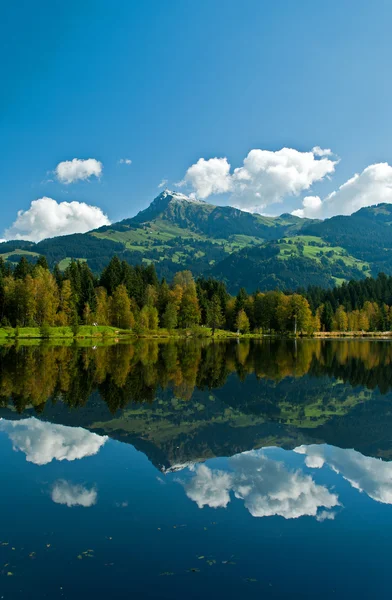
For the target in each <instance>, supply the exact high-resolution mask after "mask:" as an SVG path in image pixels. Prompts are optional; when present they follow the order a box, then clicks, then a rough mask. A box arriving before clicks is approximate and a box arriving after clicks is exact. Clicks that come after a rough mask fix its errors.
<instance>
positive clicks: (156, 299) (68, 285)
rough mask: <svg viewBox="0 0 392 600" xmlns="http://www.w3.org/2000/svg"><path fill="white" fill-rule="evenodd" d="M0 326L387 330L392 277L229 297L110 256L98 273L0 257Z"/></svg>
mask: <svg viewBox="0 0 392 600" xmlns="http://www.w3.org/2000/svg"><path fill="white" fill-rule="evenodd" d="M0 322H1V325H2V326H3V327H7V326H12V327H42V328H44V327H54V326H57V327H66V326H70V327H72V328H74V329H75V330H77V328H78V327H79V326H80V325H81V324H85V325H100V326H105V325H111V326H114V327H117V328H120V329H131V330H133V331H135V332H136V333H142V332H146V331H156V330H157V329H158V328H165V329H168V330H170V331H172V330H176V329H192V328H198V327H200V326H203V327H209V328H211V329H212V333H213V334H214V333H215V330H217V329H225V330H228V331H239V332H241V333H249V332H260V333H281V334H284V333H287V332H290V333H293V334H298V333H306V334H312V333H314V332H318V331H358V330H362V331H387V330H388V331H389V330H390V329H392V277H387V276H386V275H384V274H380V275H379V276H378V277H377V278H376V279H374V278H367V279H365V280H362V281H358V282H350V283H348V284H343V285H342V286H339V287H336V288H334V289H332V290H323V289H322V288H315V287H312V288H308V289H307V290H301V291H300V292H298V293H284V292H282V291H269V292H266V293H263V292H260V291H256V292H255V293H253V294H248V293H247V292H246V290H245V289H244V288H242V289H240V291H239V292H238V294H237V295H236V296H231V295H230V294H229V293H228V292H227V289H226V286H225V284H224V283H223V282H221V281H218V280H216V279H213V278H208V279H207V278H204V277H199V278H198V279H197V280H195V279H194V278H193V276H192V274H191V272H190V271H180V272H178V273H176V274H175V275H174V277H173V280H172V282H171V283H170V284H169V283H168V282H167V281H165V279H162V280H161V281H159V280H158V277H157V274H156V271H155V267H154V265H153V264H146V265H144V264H141V265H136V266H133V265H130V264H129V263H127V262H126V261H124V260H123V261H121V260H120V259H119V258H118V257H117V256H115V257H113V258H112V259H111V260H110V262H109V264H108V265H107V266H106V267H105V268H104V269H103V271H102V272H101V274H100V275H99V276H96V275H94V274H93V272H92V271H91V269H90V267H89V266H88V264H87V263H86V262H85V261H77V260H71V261H70V263H69V265H68V266H67V267H66V269H65V270H64V271H61V270H60V268H59V266H58V265H55V267H54V268H53V269H52V270H50V269H49V266H48V263H47V261H46V259H45V257H39V258H38V260H37V262H36V263H35V264H33V263H31V262H29V261H28V260H27V259H26V258H25V257H22V258H21V260H20V261H19V263H18V264H17V265H15V266H12V265H10V264H9V263H8V262H5V261H4V260H3V259H2V258H0Z"/></svg>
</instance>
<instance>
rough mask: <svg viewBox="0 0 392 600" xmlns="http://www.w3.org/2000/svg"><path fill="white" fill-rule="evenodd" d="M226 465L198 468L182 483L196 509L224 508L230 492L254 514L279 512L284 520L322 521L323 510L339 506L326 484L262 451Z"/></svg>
mask: <svg viewBox="0 0 392 600" xmlns="http://www.w3.org/2000/svg"><path fill="white" fill-rule="evenodd" d="M229 467H230V471H221V470H216V469H210V468H209V467H207V466H206V465H201V466H199V467H197V469H196V475H195V476H194V477H193V478H192V479H191V480H190V482H189V483H187V484H185V491H186V494H187V496H188V497H189V498H190V499H191V500H193V501H194V502H196V503H197V505H198V506H199V508H202V507H203V506H210V507H212V508H225V507H226V506H227V505H228V504H229V502H230V492H232V493H234V495H235V497H236V498H238V499H241V500H243V502H244V505H245V507H246V508H247V509H248V511H249V512H250V514H251V515H252V516H253V517H270V516H275V515H278V516H281V517H284V518H285V519H296V518H298V517H302V516H305V515H308V516H313V517H316V518H317V517H318V518H319V520H320V519H321V520H324V519H325V518H327V517H326V516H325V514H324V513H325V512H328V509H331V508H334V507H336V506H338V505H339V499H338V496H337V495H336V494H334V493H331V492H330V491H329V490H328V489H327V488H326V487H325V486H322V485H317V484H316V483H315V482H314V481H313V479H312V477H311V476H309V475H304V474H303V473H302V472H301V471H292V470H289V469H287V468H286V467H285V465H284V463H283V462H280V461H276V460H272V459H271V458H269V457H268V456H267V455H266V454H265V453H264V452H263V451H262V450H261V451H260V450H257V451H256V450H253V451H251V452H244V453H243V454H238V455H236V456H233V457H232V458H230V459H229ZM320 509H323V511H320ZM328 518H333V517H328Z"/></svg>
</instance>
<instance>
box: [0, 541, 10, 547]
mask: <svg viewBox="0 0 392 600" xmlns="http://www.w3.org/2000/svg"><path fill="white" fill-rule="evenodd" d="M1 545H2V546H9V542H1Z"/></svg>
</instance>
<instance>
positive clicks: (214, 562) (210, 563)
mask: <svg viewBox="0 0 392 600" xmlns="http://www.w3.org/2000/svg"><path fill="white" fill-rule="evenodd" d="M207 564H209V565H210V567H211V566H212V565H215V564H216V560H214V559H213V558H211V559H210V560H207Z"/></svg>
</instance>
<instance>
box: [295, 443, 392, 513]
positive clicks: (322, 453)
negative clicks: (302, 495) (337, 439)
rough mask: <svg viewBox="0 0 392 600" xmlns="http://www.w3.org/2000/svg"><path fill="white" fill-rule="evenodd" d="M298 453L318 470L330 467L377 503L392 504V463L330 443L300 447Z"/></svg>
mask: <svg viewBox="0 0 392 600" xmlns="http://www.w3.org/2000/svg"><path fill="white" fill-rule="evenodd" d="M295 452H297V453H298V454H303V455H304V456H305V464H306V466H307V467H309V468H313V469H316V468H321V467H322V466H323V465H324V464H325V465H328V466H329V467H330V468H331V469H332V470H333V471H335V472H336V473H339V474H340V475H341V476H342V477H343V478H344V479H345V480H346V481H348V482H349V483H350V485H351V486H352V487H353V488H355V489H357V490H359V491H360V492H364V493H365V494H367V495H368V496H369V497H370V498H372V499H373V500H375V501H376V502H382V503H383V504H392V462H386V461H383V460H381V459H379V458H371V457H369V456H363V454H361V453H360V452H357V451H356V450H344V449H342V448H336V447H335V446H328V445H326V444H322V445H315V444H314V445H310V446H299V447H298V448H296V449H295Z"/></svg>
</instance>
